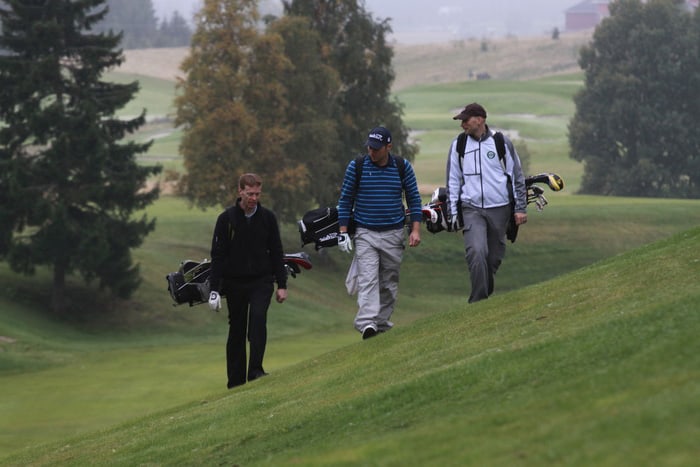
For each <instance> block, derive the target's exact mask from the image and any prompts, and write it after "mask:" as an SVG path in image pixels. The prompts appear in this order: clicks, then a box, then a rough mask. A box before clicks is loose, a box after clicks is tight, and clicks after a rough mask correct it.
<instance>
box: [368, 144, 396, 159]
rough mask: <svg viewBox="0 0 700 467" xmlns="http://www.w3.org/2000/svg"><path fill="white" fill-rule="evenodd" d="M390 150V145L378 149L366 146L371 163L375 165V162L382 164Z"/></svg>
mask: <svg viewBox="0 0 700 467" xmlns="http://www.w3.org/2000/svg"><path fill="white" fill-rule="evenodd" d="M390 150H391V143H389V144H386V145H384V146H382V147H380V148H379V149H372V147H370V146H367V152H368V153H369V157H370V158H371V159H372V162H374V163H377V162H380V163H382V162H384V161H386V160H387V159H388V157H389V151H390Z"/></svg>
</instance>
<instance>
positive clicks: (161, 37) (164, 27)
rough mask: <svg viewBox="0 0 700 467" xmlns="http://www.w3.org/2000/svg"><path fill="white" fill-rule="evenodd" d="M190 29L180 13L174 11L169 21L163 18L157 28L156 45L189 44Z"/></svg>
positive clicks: (176, 45) (177, 45) (174, 45)
mask: <svg viewBox="0 0 700 467" xmlns="http://www.w3.org/2000/svg"><path fill="white" fill-rule="evenodd" d="M191 38H192V31H191V30H190V27H189V26H188V25H187V21H186V20H185V18H183V17H182V15H181V14H180V13H178V12H177V11H174V12H173V14H172V16H171V17H170V21H168V20H167V19H164V20H163V21H162V22H161V23H160V27H159V28H158V38H157V40H156V41H155V46H156V47H181V46H185V45H189V44H190V39H191Z"/></svg>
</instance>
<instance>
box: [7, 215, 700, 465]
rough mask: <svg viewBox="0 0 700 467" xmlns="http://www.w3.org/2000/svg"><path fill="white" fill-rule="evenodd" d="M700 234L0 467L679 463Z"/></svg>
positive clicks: (691, 383) (695, 395)
mask: <svg viewBox="0 0 700 467" xmlns="http://www.w3.org/2000/svg"><path fill="white" fill-rule="evenodd" d="M698 252H700V229H698V228H696V229H693V230H690V231H687V232H683V233H681V234H679V235H675V236H672V237H671V238H669V239H667V240H663V241H661V242H657V243H654V244H650V245H647V246H645V247H642V248H639V249H636V250H634V251H630V252H628V253H625V254H623V255H620V256H617V257H615V258H611V259H608V260H604V261H601V262H599V263H596V264H594V265H591V266H589V267H586V268H582V269H580V270H578V271H576V272H573V273H570V274H566V275H563V276H560V277H557V278H555V279H552V280H549V281H545V282H542V283H540V284H537V285H533V286H530V287H527V288H524V289H520V290H517V291H514V292H511V293H507V294H501V295H498V296H496V297H494V298H493V299H490V300H488V301H484V302H480V303H479V304H476V305H474V306H468V307H467V306H466V305H459V306H452V307H449V308H443V309H436V310H435V312H434V313H431V314H430V315H429V316H426V317H424V318H422V319H419V320H417V321H415V322H414V323H412V324H410V325H406V326H401V327H399V328H397V329H395V330H393V331H392V332H390V333H387V334H385V335H381V336H379V337H377V338H375V339H372V340H369V341H366V342H356V343H354V344H350V345H345V346H343V347H341V348H339V349H337V350H334V351H331V352H328V353H325V354H323V355H319V356H318V357H315V358H313V359H310V360H307V361H304V362H301V363H298V364H295V365H292V366H289V367H286V368H284V369H281V370H280V371H279V372H277V373H276V374H275V375H274V376H272V377H269V378H265V379H264V380H261V381H260V382H255V383H252V384H249V385H246V386H243V387H241V388H240V389H236V390H234V391H229V392H224V391H219V392H214V393H211V394H209V395H208V396H207V397H205V398H197V399H193V400H192V401H190V402H189V403H185V404H183V405H181V406H178V407H175V408H172V409H168V410H164V411H162V412H159V413H156V414H153V415H150V416H147V417H144V418H141V419H136V420H132V421H130V422H128V423H124V424H122V425H119V426H116V427H114V428H111V429H108V430H104V431H100V432H97V433H91V434H88V435H83V436H78V437H75V438H73V439H69V440H64V441H61V442H60V443H53V444H50V445H47V446H44V447H40V448H34V449H31V450H28V451H25V452H20V453H18V454H17V455H15V456H14V457H10V458H8V459H6V461H5V462H6V463H7V464H8V465H63V464H70V465H95V464H110V465H140V464H153V463H155V464H165V465H202V464H207V465H215V464H229V465H290V464H297V465H397V466H398V465H494V466H495V465H504V466H505V465H509V466H510V465H548V464H566V465H610V466H619V465H692V464H693V463H695V462H696V459H697V454H698V451H697V439H698V436H700V424H698V420H697V413H698V410H700V402H699V401H700V386H699V385H698V381H700V344H699V343H698V340H697V334H698V330H700V314H698V313H697V303H699V302H700V289H698V287H697V284H696V282H697V280H696V279H697V277H698V274H700V256H698Z"/></svg>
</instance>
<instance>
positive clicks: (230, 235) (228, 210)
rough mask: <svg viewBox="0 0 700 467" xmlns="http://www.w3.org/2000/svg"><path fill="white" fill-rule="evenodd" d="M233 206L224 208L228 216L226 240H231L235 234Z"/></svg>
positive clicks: (234, 211)
mask: <svg viewBox="0 0 700 467" xmlns="http://www.w3.org/2000/svg"><path fill="white" fill-rule="evenodd" d="M234 207H235V206H229V207H227V208H226V214H228V238H229V240H232V239H233V236H234V234H235V233H236V210H235V209H234Z"/></svg>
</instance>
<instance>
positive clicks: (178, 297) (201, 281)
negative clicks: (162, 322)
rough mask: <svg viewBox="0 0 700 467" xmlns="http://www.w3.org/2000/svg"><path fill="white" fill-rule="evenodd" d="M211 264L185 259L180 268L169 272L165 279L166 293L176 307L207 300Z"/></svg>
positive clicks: (205, 261)
mask: <svg viewBox="0 0 700 467" xmlns="http://www.w3.org/2000/svg"><path fill="white" fill-rule="evenodd" d="M210 268H211V262H209V260H206V259H205V260H203V261H202V262H197V261H192V260H191V259H186V260H184V261H183V262H181V263H180V268H179V269H178V270H177V271H175V272H171V273H170V274H168V275H167V276H165V279H166V280H167V281H168V292H170V297H171V298H172V299H173V301H174V302H175V304H176V305H180V304H182V303H189V304H190V306H194V305H197V304H199V303H203V302H206V301H207V300H209V273H210V271H209V269H210Z"/></svg>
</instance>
